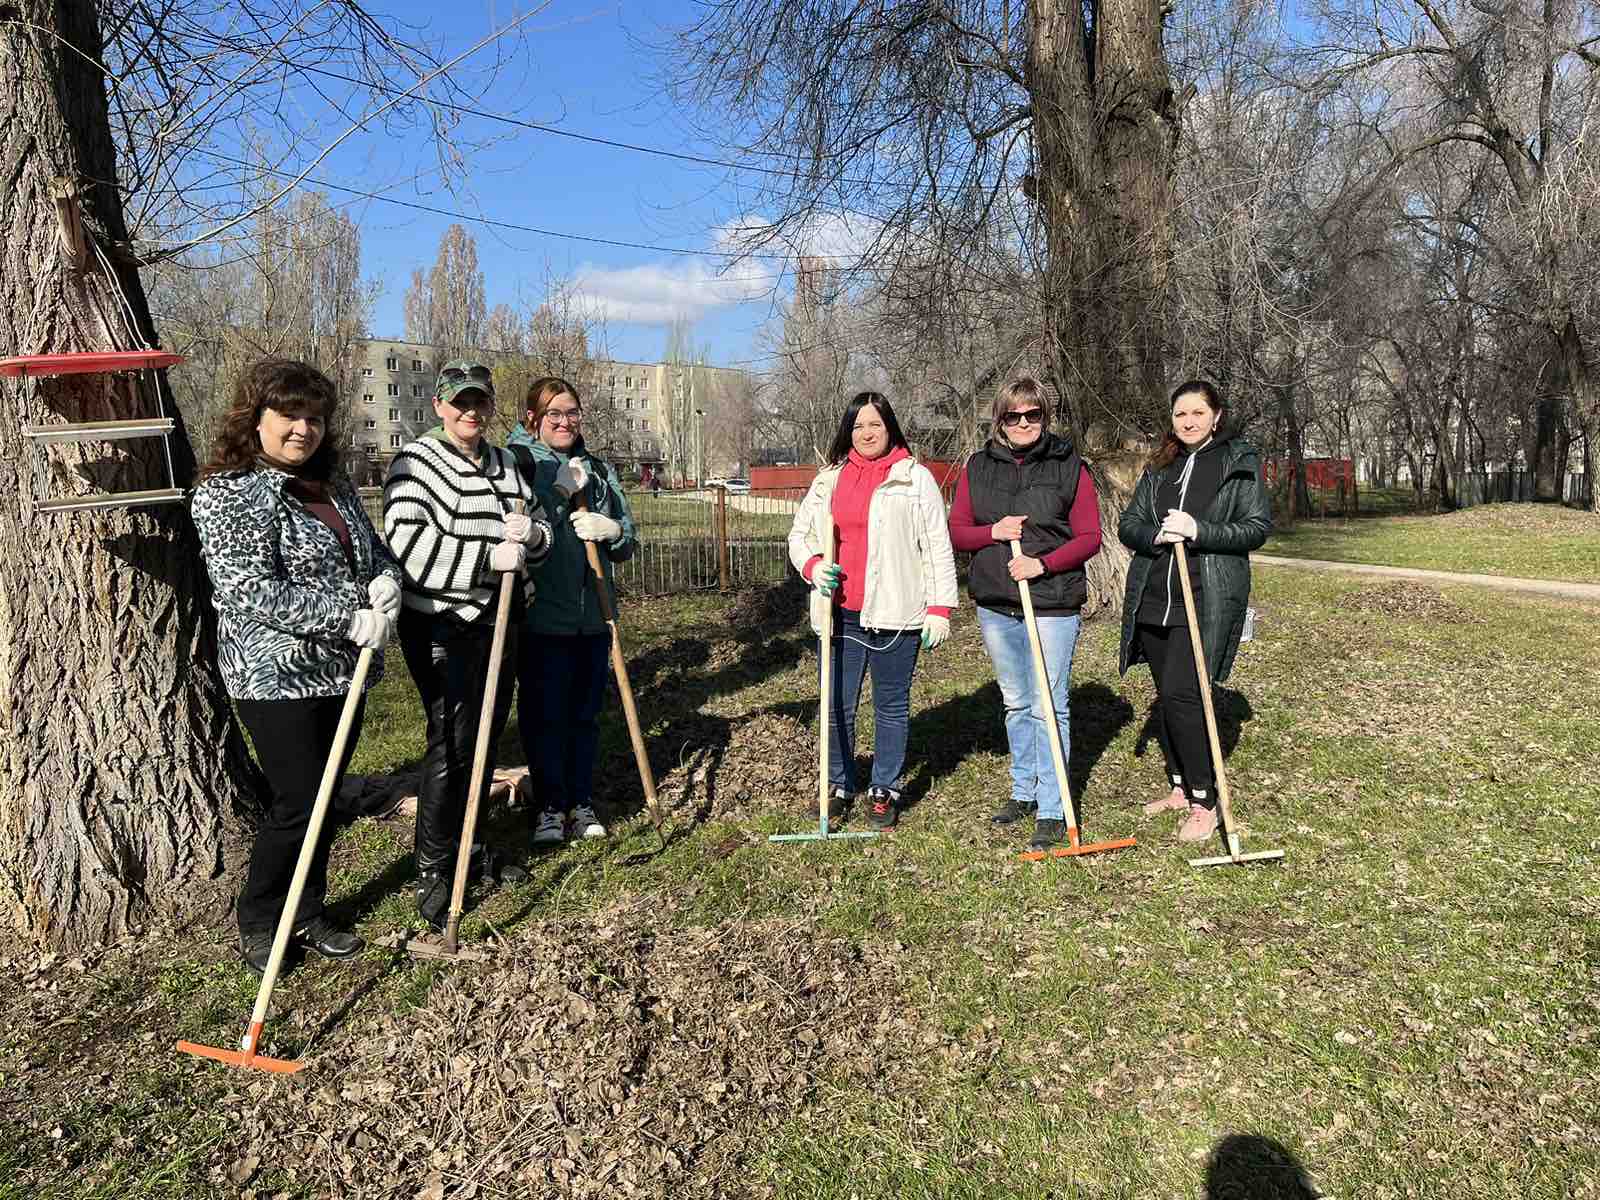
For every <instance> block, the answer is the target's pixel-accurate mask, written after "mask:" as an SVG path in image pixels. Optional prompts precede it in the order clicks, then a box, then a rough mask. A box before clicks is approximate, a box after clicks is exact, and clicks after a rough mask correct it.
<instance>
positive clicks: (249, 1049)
mask: <svg viewBox="0 0 1600 1200" xmlns="http://www.w3.org/2000/svg"><path fill="white" fill-rule="evenodd" d="M373 653H374V652H373V651H372V650H371V649H370V648H368V649H363V650H362V651H361V655H360V657H359V658H357V659H356V673H355V677H354V678H353V679H351V680H350V692H349V694H348V695H347V696H345V698H344V709H343V711H342V712H340V714H339V726H338V728H337V729H336V730H335V731H334V735H333V749H331V750H329V751H328V765H327V766H326V767H324V768H323V770H322V783H321V784H320V785H319V786H318V787H317V799H316V803H314V804H313V805H312V806H311V820H310V822H309V823H308V824H307V825H306V836H305V840H304V841H302V842H301V843H300V857H299V858H298V859H297V860H296V861H295V864H294V878H293V879H291V880H290V881H289V895H288V897H287V898H286V899H285V900H284V902H283V913H282V915H281V916H279V917H278V931H277V933H276V934H275V935H274V936H273V939H272V953H271V954H270V955H269V956H268V958H267V969H266V970H265V971H263V972H262V973H261V988H260V990H259V991H257V993H256V1005H255V1008H254V1009H253V1010H252V1011H251V1013H250V1024H249V1025H248V1026H247V1027H246V1029H245V1031H244V1037H243V1038H242V1039H240V1042H239V1049H237V1050H223V1049H221V1048H220V1047H217V1046H202V1045H201V1044H200V1043H199V1042H179V1043H178V1049H179V1050H181V1051H183V1052H184V1053H185V1054H194V1055H198V1056H199V1057H201V1058H214V1059H216V1060H217V1061H218V1062H223V1063H227V1064H228V1065H229V1066H231V1067H250V1068H253V1069H255V1070H257V1071H275V1072H277V1073H278V1074H280V1075H292V1074H294V1073H295V1072H296V1071H299V1070H301V1069H302V1068H304V1067H305V1065H306V1064H305V1061H304V1060H303V1059H290V1058H268V1057H267V1056H266V1055H264V1054H257V1053H256V1051H257V1049H258V1048H259V1047H260V1045H261V1027H262V1026H263V1025H264V1024H265V1023H266V1020H267V1008H268V1006H269V1005H270V1004H271V1003H272V989H273V988H274V987H275V986H277V983H278V972H279V970H280V969H281V968H282V966H283V956H284V954H285V953H286V952H287V951H288V949H289V937H290V935H291V934H292V933H293V932H294V921H295V915H296V913H297V912H298V910H299V908H300V893H301V892H303V891H305V887H306V876H307V875H309V874H310V873H311V860H312V858H313V857H315V855H316V852H317V839H318V838H319V837H320V836H321V834H322V823H323V821H324V820H325V819H326V818H327V815H328V806H329V805H330V804H331V803H332V801H333V789H334V784H336V783H337V782H338V779H339V764H340V763H341V762H342V761H343V760H344V748H345V744H346V743H347V742H349V740H350V727H351V726H352V725H354V724H355V719H356V710H357V709H358V708H360V707H361V693H362V690H363V689H364V688H365V687H366V682H367V672H368V671H369V670H370V669H371V667H372V655H373Z"/></svg>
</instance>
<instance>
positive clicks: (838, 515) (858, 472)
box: [803, 446, 950, 617]
mask: <svg viewBox="0 0 1600 1200" xmlns="http://www.w3.org/2000/svg"><path fill="white" fill-rule="evenodd" d="M910 457H911V452H910V451H909V450H907V449H906V448H905V447H904V446H896V447H895V448H894V449H893V450H891V451H889V453H887V454H884V455H881V456H880V457H878V458H862V457H861V455H859V454H857V453H856V452H855V451H854V450H852V451H850V455H849V457H848V458H846V459H845V462H844V469H843V470H841V471H840V472H839V479H838V482H836V483H835V484H834V487H833V506H832V513H833V523H834V525H836V526H837V527H838V530H839V552H838V557H837V558H836V559H835V560H834V561H835V562H837V563H838V564H839V569H840V570H841V571H843V572H844V580H843V587H842V588H841V589H840V592H841V595H840V599H839V603H840V606H841V607H843V608H847V609H849V610H850V611H851V612H854V613H859V612H860V611H861V607H862V605H864V604H865V603H866V599H867V514H868V512H869V511H870V510H871V507H872V493H873V492H875V491H877V490H878V487H879V486H880V485H881V484H882V483H883V481H884V480H885V479H887V478H889V470H890V468H891V467H893V466H894V464H895V463H897V462H899V461H900V460H901V459H903V458H910ZM821 561H822V555H820V554H813V555H812V556H811V560H810V561H809V562H807V563H806V569H805V571H804V572H803V574H804V575H805V577H806V581H807V582H808V583H809V582H810V580H811V575H812V573H813V572H814V571H815V570H816V569H817V564H818V563H820V562H821ZM928 612H929V613H931V614H933V615H934V616H939V617H948V616H949V615H950V608H949V606H948V605H943V604H934V605H929V606H928Z"/></svg>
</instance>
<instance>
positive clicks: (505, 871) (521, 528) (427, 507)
mask: <svg viewBox="0 0 1600 1200" xmlns="http://www.w3.org/2000/svg"><path fill="white" fill-rule="evenodd" d="M494 399H495V398H494V380H493V377H492V376H491V374H490V371H489V368H488V367H486V366H484V365H483V364H481V363H477V362H470V361H456V362H450V363H446V364H445V366H444V368H443V369H442V370H441V371H440V372H439V380H438V385H437V387H436V388H435V389H434V397H433V411H434V412H435V413H436V414H437V415H438V417H439V421H440V427H439V428H438V429H435V430H432V431H431V432H429V433H428V434H426V435H424V436H423V437H420V438H418V439H416V440H415V441H413V442H411V443H410V444H408V445H407V446H405V447H404V448H403V449H402V450H401V451H400V452H399V453H398V454H396V455H395V457H394V462H393V463H392V464H391V465H390V467H389V477H388V480H387V482H386V483H385V484H384V488H383V530H384V534H385V536H386V537H387V538H388V539H389V547H390V549H391V550H393V551H394V555H395V557H396V558H397V559H399V560H400V566H401V569H402V570H403V571H404V572H405V590H404V593H403V595H402V598H401V599H402V607H401V610H400V646H401V649H402V650H404V652H405V656H406V666H407V668H409V669H410V671H411V677H412V678H413V679H414V680H416V683H417V690H418V691H419V692H421V693H422V706H423V708H424V709H425V710H426V711H427V717H428V748H427V752H426V754H425V755H424V757H423V760H422V782H421V786H420V788H419V789H418V795H417V844H416V858H417V912H418V913H419V914H420V915H421V917H422V918H423V920H425V921H427V922H428V924H430V925H432V926H435V927H438V926H439V925H440V924H441V922H442V921H443V919H444V914H445V909H446V907H447V906H448V904H449V902H450V886H451V881H452V880H451V876H452V871H453V868H454V863H455V858H456V848H457V846H458V844H459V840H460V832H461V825H462V820H463V818H464V817H465V814H466V798H467V790H468V784H469V783H470V778H469V777H470V775H471V772H472V757H473V747H474V745H475V743H476V741H477V736H478V720H479V716H480V713H481V710H482V706H483V696H484V691H485V689H486V687H487V685H488V675H489V670H488V666H489V655H490V650H491V647H492V644H493V640H494V616H495V597H496V594H497V593H498V591H499V585H500V577H501V575H502V574H503V573H505V572H508V571H514V572H517V573H518V575H519V576H520V574H521V572H522V571H523V570H524V568H525V567H526V566H529V565H532V564H536V563H539V562H542V561H543V560H544V558H545V557H546V556H547V555H548V554H549V553H550V546H551V542H552V536H551V531H550V523H549V521H548V520H546V519H545V516H544V512H543V510H542V509H541V508H540V507H539V505H538V501H537V499H536V498H535V496H534V494H533V489H532V488H531V487H530V486H529V485H528V483H527V482H526V481H525V480H524V479H523V477H522V475H521V473H520V472H519V471H518V470H517V468H516V462H515V460H514V459H513V458H512V456H511V455H510V454H508V453H507V452H506V451H504V450H502V449H500V448H499V447H498V446H494V445H491V444H490V443H489V441H488V440H487V439H486V438H485V437H484V432H485V430H486V429H487V427H488V424H489V418H490V417H491V416H492V415H493V414H494ZM518 500H521V501H523V502H524V503H525V504H526V506H527V509H526V512H525V513H524V514H522V515H518V514H515V513H513V512H512V505H513V503H514V502H516V501H518ZM513 611H514V612H518V613H520V612H521V611H522V604H521V603H520V600H519V602H518V603H516V604H514V605H513ZM515 635H516V626H515V624H513V625H512V628H511V629H510V630H508V632H507V640H508V642H510V643H511V644H510V645H509V646H508V648H507V652H506V654H505V656H504V657H503V658H502V659H501V669H500V681H499V687H498V691H497V692H496V701H495V711H494V714H493V723H492V726H491V730H490V741H491V743H493V742H498V741H499V738H500V734H501V731H502V730H503V729H504V728H505V723H506V718H507V716H508V715H509V713H510V708H511V689H512V678H513V673H514V668H515V663H516V661H517V656H516V651H515V643H514V640H513V639H514V638H515ZM488 769H492V764H490V766H489V767H487V768H486V770H488ZM487 784H488V780H484V785H485V787H487ZM496 866H497V864H496V863H495V862H494V858H493V856H492V855H491V854H490V853H489V851H488V849H487V848H486V847H474V852H473V859H472V871H473V874H474V876H481V877H487V878H490V879H494V878H496V877H498V878H499V879H500V880H501V881H507V882H509V881H514V880H516V879H525V878H527V874H526V872H524V871H522V870H521V868H519V867H515V866H512V865H510V864H505V865H500V866H499V869H498V872H497V870H496Z"/></svg>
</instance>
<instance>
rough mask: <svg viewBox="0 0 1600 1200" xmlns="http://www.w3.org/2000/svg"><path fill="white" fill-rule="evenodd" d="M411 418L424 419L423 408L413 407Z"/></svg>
mask: <svg viewBox="0 0 1600 1200" xmlns="http://www.w3.org/2000/svg"><path fill="white" fill-rule="evenodd" d="M411 419H412V420H413V421H420V420H422V410H421V409H420V408H413V409H412V410H411Z"/></svg>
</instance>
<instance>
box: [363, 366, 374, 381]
mask: <svg viewBox="0 0 1600 1200" xmlns="http://www.w3.org/2000/svg"><path fill="white" fill-rule="evenodd" d="M361 374H362V376H363V377H364V378H366V379H371V378H372V368H371V367H362V368H361Z"/></svg>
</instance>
